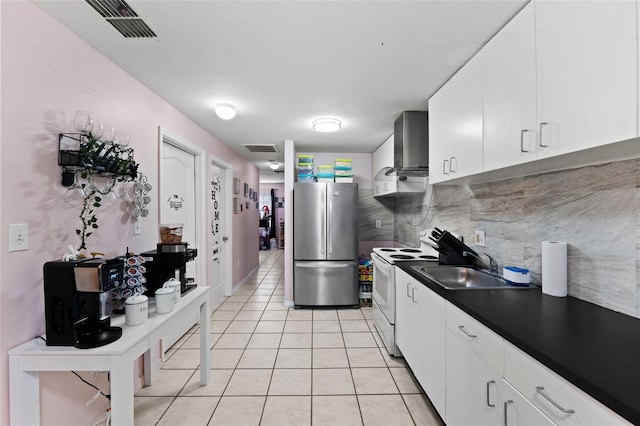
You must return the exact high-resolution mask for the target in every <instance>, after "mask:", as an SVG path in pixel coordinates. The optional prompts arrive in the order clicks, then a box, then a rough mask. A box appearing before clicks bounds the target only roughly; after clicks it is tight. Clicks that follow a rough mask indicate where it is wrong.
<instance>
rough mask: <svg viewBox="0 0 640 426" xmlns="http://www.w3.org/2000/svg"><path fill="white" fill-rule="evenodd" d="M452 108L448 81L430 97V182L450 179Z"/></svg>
mask: <svg viewBox="0 0 640 426" xmlns="http://www.w3.org/2000/svg"><path fill="white" fill-rule="evenodd" d="M450 109H451V85H450V83H449V82H447V83H446V84H445V85H444V86H442V87H441V88H440V90H438V91H437V92H436V93H435V94H434V95H433V96H432V97H431V98H430V99H429V183H437V182H442V181H444V180H447V179H449V168H450V165H449V155H448V153H449V151H451V125H450V124H449V123H450V119H451V115H450V113H449V111H450Z"/></svg>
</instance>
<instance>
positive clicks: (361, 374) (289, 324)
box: [135, 250, 442, 426]
mask: <svg viewBox="0 0 640 426" xmlns="http://www.w3.org/2000/svg"><path fill="white" fill-rule="evenodd" d="M283 256H284V252H283V251H282V250H267V251H260V266H259V268H258V270H257V271H256V272H255V273H254V274H253V276H252V277H251V278H250V279H248V280H247V282H245V284H244V285H243V286H242V287H240V288H239V289H238V290H237V291H236V292H235V294H234V295H233V296H232V297H230V298H228V299H227V300H226V301H225V303H224V304H222V305H221V306H220V307H219V308H218V309H217V310H216V311H215V312H214V313H213V314H212V316H211V333H212V334H211V344H212V349H211V368H212V371H211V373H212V374H211V381H210V382H209V384H208V385H207V386H205V387H202V386H200V384H199V374H198V366H199V350H198V344H199V335H198V328H197V327H194V328H193V329H192V330H190V331H189V333H187V334H186V335H185V336H183V337H182V338H181V339H180V340H179V341H178V342H176V344H175V345H174V346H173V347H172V348H171V349H169V350H168V351H167V353H166V362H165V365H164V367H163V369H162V370H161V371H160V373H159V375H158V378H157V381H156V382H155V383H154V385H153V386H150V387H146V388H143V389H142V390H140V391H139V392H138V393H137V394H136V397H135V424H136V425H153V424H158V425H189V426H190V425H207V424H209V425H224V426H227V425H242V426H245V425H258V424H260V425H278V426H284V425H295V426H303V425H314V426H319V425H341V426H342V425H362V424H364V425H393V426H400V425H413V424H415V425H441V424H442V423H441V421H440V419H439V418H438V416H437V415H436V414H435V411H434V410H433V408H432V407H431V404H430V403H429V401H428V400H427V399H426V397H425V395H424V393H422V390H421V389H420V387H419V386H418V385H417V384H416V382H415V380H414V379H413V376H412V375H411V372H410V371H409V370H408V369H407V368H406V365H405V363H404V361H403V360H402V359H400V360H398V359H394V358H392V357H390V356H389V355H388V353H387V352H386V350H384V348H381V347H382V342H381V341H380V339H379V337H378V335H377V332H376V331H375V328H374V326H373V322H372V321H371V308H361V309H351V308H346V309H313V310H312V309H298V310H296V309H289V308H286V307H285V306H283V302H284V283H283V280H284V278H283V263H284V262H283Z"/></svg>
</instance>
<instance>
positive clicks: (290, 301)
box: [284, 300, 294, 308]
mask: <svg viewBox="0 0 640 426" xmlns="http://www.w3.org/2000/svg"><path fill="white" fill-rule="evenodd" d="M284 306H286V307H287V308H293V306H294V303H293V300H285V301H284Z"/></svg>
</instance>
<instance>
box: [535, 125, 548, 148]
mask: <svg viewBox="0 0 640 426" xmlns="http://www.w3.org/2000/svg"><path fill="white" fill-rule="evenodd" d="M548 125H549V123H547V122H546V121H542V122H541V123H540V131H539V137H538V145H540V148H547V147H548V146H549V145H543V144H542V128H543V127H544V126H548Z"/></svg>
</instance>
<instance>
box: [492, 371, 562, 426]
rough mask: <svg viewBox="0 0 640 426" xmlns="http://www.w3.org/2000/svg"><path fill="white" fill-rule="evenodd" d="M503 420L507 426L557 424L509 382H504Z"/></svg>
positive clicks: (550, 425) (545, 425)
mask: <svg viewBox="0 0 640 426" xmlns="http://www.w3.org/2000/svg"><path fill="white" fill-rule="evenodd" d="M502 397H503V399H504V402H503V403H502V407H500V408H501V409H502V419H503V422H502V424H504V425H505V426H553V425H555V423H553V422H552V421H551V419H549V417H547V416H545V415H544V413H543V412H542V411H540V410H538V409H537V408H536V406H535V405H533V404H532V403H531V402H530V401H529V400H528V399H527V398H525V397H524V396H522V394H521V393H520V392H518V391H517V390H516V389H514V388H513V387H512V386H511V385H510V384H509V382H507V381H503V382H502Z"/></svg>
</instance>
